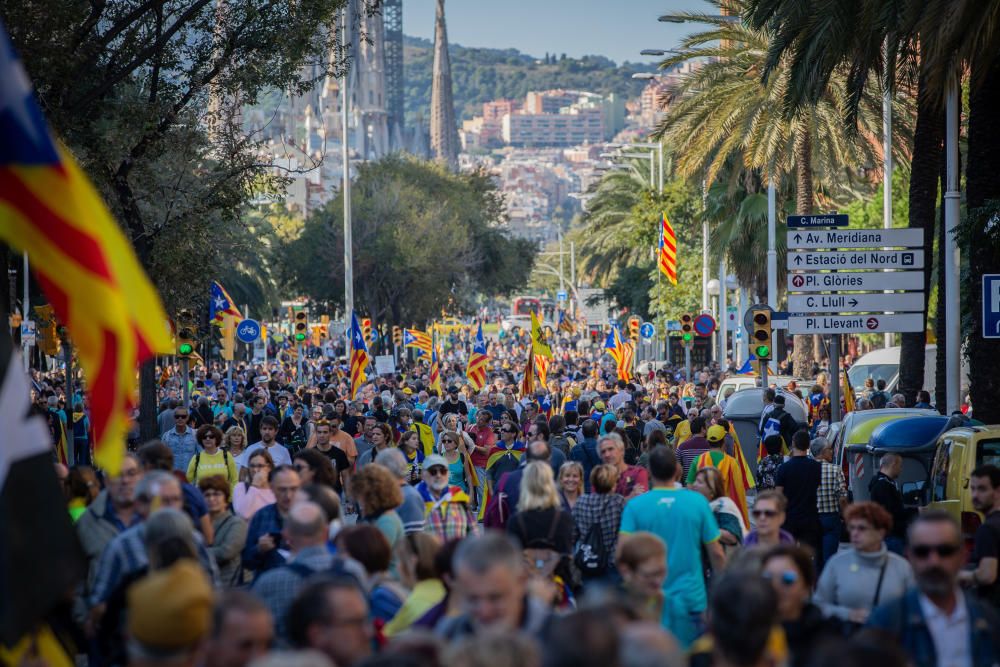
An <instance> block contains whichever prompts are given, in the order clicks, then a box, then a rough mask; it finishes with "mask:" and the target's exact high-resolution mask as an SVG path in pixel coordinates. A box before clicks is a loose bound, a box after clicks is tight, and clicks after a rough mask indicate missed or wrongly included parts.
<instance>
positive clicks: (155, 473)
mask: <svg viewBox="0 0 1000 667" xmlns="http://www.w3.org/2000/svg"><path fill="white" fill-rule="evenodd" d="M164 484H176V485H177V486H178V487H180V486H181V483H180V481H178V479H177V478H176V477H174V476H173V475H172V474H170V473H169V472H166V471H164V470H151V471H149V472H147V473H146V474H145V475H143V477H142V479H141V480H139V483H138V484H136V485H135V491H134V492H133V494H132V499H133V500H143V501H145V502H149V501H151V500H152V499H153V498H156V497H158V496H159V495H160V487H162V486H163V485H164Z"/></svg>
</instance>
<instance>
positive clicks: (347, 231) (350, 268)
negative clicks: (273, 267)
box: [340, 7, 354, 358]
mask: <svg viewBox="0 0 1000 667" xmlns="http://www.w3.org/2000/svg"><path fill="white" fill-rule="evenodd" d="M347 12H348V10H347V8H346V7H345V8H344V32H343V40H344V42H343V43H344V46H346V45H347V44H348V40H347V31H348V30H349V29H350V18H349V17H348V15H347ZM349 65H350V61H348V62H347V63H346V64H345V66H344V80H343V83H342V84H341V88H340V100H341V101H340V110H341V120H340V123H341V130H342V131H341V143H342V145H343V151H342V153H343V156H342V158H343V164H342V168H343V170H344V185H343V192H344V326H345V328H346V331H345V334H346V336H347V345H348V348H347V356H348V358H350V356H351V350H350V344H351V343H350V341H351V316H352V315H353V314H354V248H353V247H352V243H353V241H352V239H351V156H350V154H349V151H350V142H349V141H348V138H347V132H348V127H347V121H348V118H349V116H350V111H349V109H348V107H349V106H350V102H351V95H350V91H349V90H348V70H349Z"/></svg>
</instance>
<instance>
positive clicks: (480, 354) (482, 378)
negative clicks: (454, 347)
mask: <svg viewBox="0 0 1000 667" xmlns="http://www.w3.org/2000/svg"><path fill="white" fill-rule="evenodd" d="M486 362H487V356H486V339H484V338H483V324H482V322H480V323H479V328H478V329H477V330H476V340H475V342H474V343H473V344H472V353H471V354H470V355H469V365H468V367H467V368H466V370H465V377H467V378H468V379H469V384H470V385H472V388H473V389H475V390H476V391H481V390H482V388H483V387H485V386H486Z"/></svg>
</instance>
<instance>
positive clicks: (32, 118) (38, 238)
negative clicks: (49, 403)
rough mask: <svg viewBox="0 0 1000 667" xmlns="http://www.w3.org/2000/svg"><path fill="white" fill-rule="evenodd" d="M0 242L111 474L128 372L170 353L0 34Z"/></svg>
mask: <svg viewBox="0 0 1000 667" xmlns="http://www.w3.org/2000/svg"><path fill="white" fill-rule="evenodd" d="M0 81H4V82H5V83H4V84H3V85H0V241H3V242H4V243H7V244H9V245H11V246H12V247H15V248H17V249H19V250H22V251H24V252H26V253H27V254H28V257H29V258H31V260H32V268H33V269H34V272H35V275H36V276H37V278H38V281H39V283H40V284H41V286H42V289H43V291H44V292H45V296H46V297H48V300H49V303H51V304H52V306H53V308H54V309H55V313H56V315H57V317H58V318H59V320H60V321H61V322H62V323H63V324H64V325H65V326H66V328H67V330H68V332H69V335H70V338H71V339H72V341H73V345H74V347H75V349H76V351H77V354H78V355H79V359H80V366H81V367H82V368H83V371H84V373H85V374H86V376H87V384H88V387H89V389H90V409H91V412H90V420H91V423H92V424H93V427H94V439H95V443H94V444H95V447H94V450H95V458H96V460H97V463H98V465H100V466H101V467H103V468H104V469H105V470H106V471H107V472H108V473H110V474H112V475H114V474H116V473H117V472H118V470H119V467H120V465H121V460H122V457H123V456H124V454H125V445H124V443H125V434H126V432H127V430H128V420H129V417H130V412H131V409H132V406H133V396H134V395H135V393H136V367H137V366H138V365H139V364H140V363H142V362H143V361H145V360H147V359H149V358H151V357H152V356H153V355H155V354H156V353H164V354H166V353H169V352H170V351H171V343H170V336H169V333H168V330H167V325H166V322H167V316H166V314H165V313H164V311H163V306H162V305H161V303H160V296H159V294H158V293H157V292H156V289H155V288H154V287H153V285H152V284H151V283H150V281H149V279H148V278H147V277H146V274H145V272H144V271H143V269H142V267H141V266H140V264H139V262H138V260H137V259H136V256H135V253H134V251H133V250H132V247H131V246H130V245H129V242H128V241H127V240H126V238H125V236H124V234H122V232H121V229H120V228H119V227H118V225H117V223H115V221H114V220H113V219H112V217H111V213H110V212H109V211H108V209H107V207H106V206H105V205H104V202H103V201H101V198H100V196H99V195H98V193H97V190H96V189H95V188H94V186H93V185H91V183H90V181H89V180H88V179H87V177H86V175H85V174H84V173H83V171H82V170H81V169H80V167H79V166H78V165H77V164H76V162H75V161H74V160H73V158H72V156H71V155H70V154H69V153H68V152H67V151H66V149H65V148H64V147H62V146H61V145H59V144H57V143H56V142H55V141H54V140H53V138H52V136H51V135H50V134H49V130H48V127H47V126H46V123H45V119H44V118H43V117H42V113H41V110H40V109H39V107H38V105H37V103H36V102H35V100H34V97H33V93H32V90H31V85H30V83H29V81H28V77H27V75H26V74H25V72H24V70H23V68H22V67H21V64H20V63H19V62H18V61H17V59H16V56H15V54H14V50H13V48H12V46H11V44H10V41H9V40H8V38H7V35H6V32H5V31H4V30H3V27H2V26H0Z"/></svg>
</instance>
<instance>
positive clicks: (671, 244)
mask: <svg viewBox="0 0 1000 667" xmlns="http://www.w3.org/2000/svg"><path fill="white" fill-rule="evenodd" d="M658 255H659V257H658V259H657V264H658V265H659V267H660V272H661V273H662V274H663V275H665V276H666V277H667V280H669V281H670V282H671V284H673V285H676V284H677V235H676V234H674V227H673V225H671V224H670V221H669V220H667V214H666V213H664V214H663V217H662V221H661V224H660V249H659V253H658Z"/></svg>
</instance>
